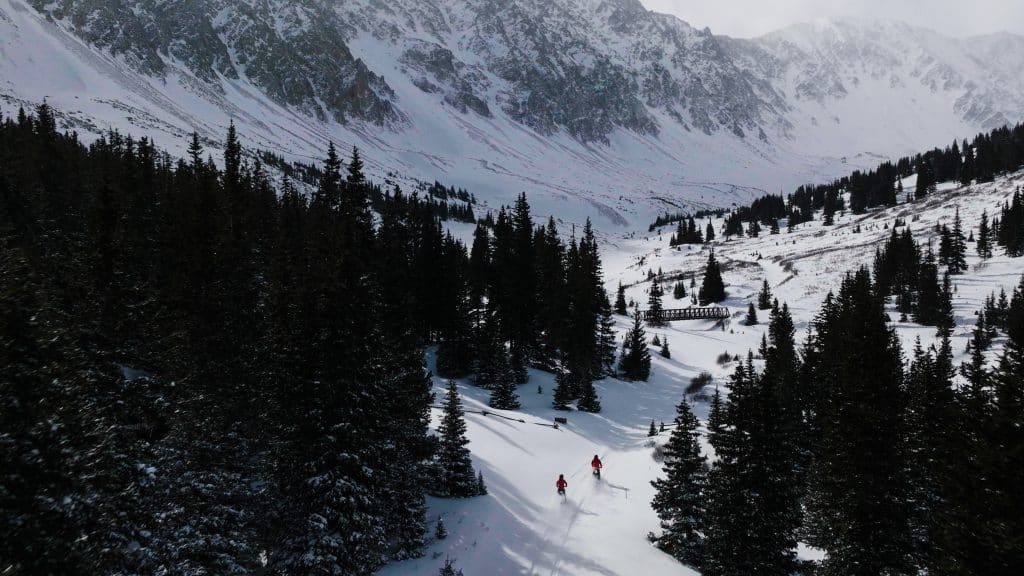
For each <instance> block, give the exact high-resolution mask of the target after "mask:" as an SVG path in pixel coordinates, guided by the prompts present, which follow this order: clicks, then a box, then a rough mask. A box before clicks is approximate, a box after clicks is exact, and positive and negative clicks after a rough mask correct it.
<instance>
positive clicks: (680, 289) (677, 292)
mask: <svg viewBox="0 0 1024 576" xmlns="http://www.w3.org/2000/svg"><path fill="white" fill-rule="evenodd" d="M672 297H673V298H675V299H676V300H682V299H683V298H686V284H684V283H683V281H682V280H680V281H678V282H676V283H675V285H674V286H673V287H672Z"/></svg>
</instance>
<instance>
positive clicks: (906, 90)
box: [0, 0, 1024, 228]
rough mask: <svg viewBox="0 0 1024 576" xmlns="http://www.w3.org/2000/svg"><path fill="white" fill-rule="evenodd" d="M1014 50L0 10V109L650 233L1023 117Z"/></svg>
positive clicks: (940, 42) (511, 7)
mask: <svg viewBox="0 0 1024 576" xmlns="http://www.w3.org/2000/svg"><path fill="white" fill-rule="evenodd" d="M1022 69H1024V38H1021V37H1018V36H1012V35H1001V36H993V37H983V38H973V39H966V40H954V39H950V38H945V37H942V36H940V35H938V34H935V33H932V32H929V31H927V30H921V29H917V28H913V27H910V26H907V25H903V24H897V23H891V22H863V21H844V22H826V23H815V24H809V25H801V26H795V27H792V28H789V29H786V30H782V31H779V32H777V33H774V34H770V35H767V36H765V37H762V38H757V39H753V40H738V39H731V38H727V37H720V36H716V35H714V34H712V33H711V31H709V30H707V29H704V30H698V29H695V28H693V27H691V26H690V25H689V24H687V23H685V22H683V21H681V20H679V19H677V18H675V17H672V16H666V15H661V14H656V13H653V12H650V11H647V10H646V9H644V8H643V7H642V5H641V4H640V3H639V2H638V1H637V0H390V1H387V2H385V1H382V0H351V1H346V2H336V1H328V0H302V1H299V0H212V1H209V2H188V1H184V0H165V1H156V0H128V1H122V2H108V1H104V0H56V1H54V0H31V1H25V0H2V1H0V102H4V101H5V102H6V106H11V105H16V104H34V103H37V102H39V101H41V100H43V99H44V98H45V99H47V100H48V101H49V102H50V103H51V104H52V105H53V106H54V107H55V108H57V109H58V110H59V111H60V112H61V114H62V116H61V120H62V121H63V122H64V123H65V125H67V126H68V127H71V128H74V129H77V130H79V131H80V132H83V133H85V134H96V133H98V132H102V131H104V130H107V129H109V128H118V129H120V130H122V131H127V132H132V133H135V134H139V135H142V134H145V135H148V136H151V137H154V138H155V139H156V140H157V142H158V143H159V144H161V145H163V146H165V147H168V148H170V149H171V150H172V151H174V150H178V151H180V150H181V148H182V146H183V143H184V136H185V135H186V134H187V133H188V132H190V131H191V130H193V129H196V130H198V131H199V132H200V134H201V135H202V136H203V137H204V138H205V139H206V142H207V144H208V145H210V146H216V142H217V141H218V140H219V139H220V138H221V137H222V135H223V133H224V131H225V128H226V125H227V123H228V121H229V120H231V119H233V120H234V121H235V122H236V124H238V125H239V129H240V132H241V133H242V134H243V136H244V137H245V139H246V141H247V142H248V143H249V144H250V145H252V146H256V147H260V148H266V149H270V150H274V151H276V152H279V153H282V154H284V155H285V156H287V157H290V158H292V159H296V160H305V161H309V160H311V159H318V158H320V157H321V156H322V155H323V149H324V148H325V145H326V141H327V140H329V139H330V140H333V141H335V142H336V143H338V144H340V145H342V146H349V145H358V146H360V147H362V148H364V149H365V151H366V156H367V157H368V158H369V159H370V161H371V169H373V171H374V172H375V173H376V174H377V176H378V177H384V176H385V175H387V174H391V175H392V176H391V177H392V178H394V177H395V176H394V175H395V174H402V175H406V176H413V177H417V178H421V179H427V180H433V179H439V180H442V181H444V182H446V183H450V184H454V185H458V186H462V187H466V188H468V189H470V190H471V191H473V192H474V193H475V194H476V195H477V197H478V198H482V199H484V200H485V201H487V202H488V203H489V204H490V205H496V204H498V203H502V202H507V201H508V200H509V199H511V198H512V197H513V195H515V194H517V193H519V192H520V191H524V190H525V191H528V192H529V193H530V194H531V202H532V203H533V204H534V205H535V207H536V208H537V210H538V212H540V213H555V214H558V215H561V216H563V217H564V218H566V219H568V220H578V219H579V218H581V217H583V216H588V215H589V216H596V217H597V219H596V221H597V224H598V226H599V227H603V228H613V227H618V226H623V225H628V224H632V223H635V224H646V223H647V221H648V219H649V217H650V216H651V214H652V213H653V212H656V211H658V210H662V209H665V208H672V209H675V208H677V207H678V206H680V205H683V204H686V205H690V206H709V205H728V204H729V203H731V202H740V201H746V200H748V199H749V198H750V197H752V196H755V195H759V194H761V193H763V192H765V191H769V190H770V191H778V190H779V189H780V187H781V188H783V189H787V188H790V187H792V186H794V185H796V184H799V183H803V182H805V181H810V180H820V179H823V178H827V177H831V176H835V175H838V174H840V173H845V172H848V171H849V169H850V167H851V166H869V165H873V164H875V163H876V162H877V160H878V158H879V157H881V156H892V155H896V154H903V153H909V152H914V151H918V150H920V149H923V148H925V147H930V146H934V145H938V144H946V143H948V142H950V141H952V139H953V138H955V137H960V138H962V137H965V136H969V135H972V134H973V133H975V132H977V131H980V130H982V129H986V128H991V127H993V126H996V125H1000V124H1003V123H1005V122H1017V121H1020V120H1021V119H1022V118H1024V106H1022V103H1024V82H1022V81H1021V79H1020V77H1021V74H1020V72H1021V71H1022Z"/></svg>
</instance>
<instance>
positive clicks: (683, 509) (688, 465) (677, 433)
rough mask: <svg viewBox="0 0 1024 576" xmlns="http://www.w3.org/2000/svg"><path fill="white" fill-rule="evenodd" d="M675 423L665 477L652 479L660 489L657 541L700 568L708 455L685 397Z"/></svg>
mask: <svg viewBox="0 0 1024 576" xmlns="http://www.w3.org/2000/svg"><path fill="white" fill-rule="evenodd" d="M674 424H675V427H674V428H673V430H672V434H671V435H670V436H669V440H668V443H666V444H665V448H664V454H665V464H664V466H663V472H664V478H659V479H657V480H655V481H653V482H651V485H652V486H654V489H655V490H656V491H657V493H656V494H655V495H654V500H653V501H652V502H651V507H652V508H654V511H655V512H657V513H658V518H660V519H661V529H662V533H661V535H659V536H657V537H656V540H655V542H656V543H657V546H658V548H660V549H662V550H664V551H665V552H666V553H668V554H670V555H672V556H673V557H674V558H676V559H677V560H679V561H680V562H683V563H684V564H688V565H690V566H694V567H698V566H700V565H701V562H702V560H703V533H704V479H705V475H706V474H707V458H706V457H704V455H702V454H701V451H700V431H699V430H698V426H699V423H698V422H697V418H696V417H695V416H694V415H693V412H692V411H691V410H690V405H689V403H688V402H687V401H686V398H683V400H682V401H681V402H680V403H679V405H678V406H677V407H676V417H675V422H674ZM651 425H652V427H653V425H654V424H653V422H652V423H651Z"/></svg>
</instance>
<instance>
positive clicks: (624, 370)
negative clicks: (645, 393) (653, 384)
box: [619, 313, 651, 381]
mask: <svg viewBox="0 0 1024 576" xmlns="http://www.w3.org/2000/svg"><path fill="white" fill-rule="evenodd" d="M619 373H620V374H621V375H622V377H623V378H624V379H626V380H634V381H636V380H643V381H646V380H647V379H648V378H649V377H650V375H651V353H650V351H649V350H648V349H647V335H646V334H645V333H644V326H643V322H642V321H641V320H640V314H639V313H637V314H634V316H633V328H632V329H630V330H629V332H627V333H626V351H625V352H624V353H623V355H622V358H621V359H620V360H619Z"/></svg>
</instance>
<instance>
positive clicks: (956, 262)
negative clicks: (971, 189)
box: [949, 207, 967, 275]
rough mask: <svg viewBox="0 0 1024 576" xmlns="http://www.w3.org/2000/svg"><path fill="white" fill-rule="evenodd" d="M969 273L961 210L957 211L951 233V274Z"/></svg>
mask: <svg viewBox="0 0 1024 576" xmlns="http://www.w3.org/2000/svg"><path fill="white" fill-rule="evenodd" d="M965 271H967V242H966V241H965V240H964V231H963V224H962V223H961V222H960V208H959V207H957V209H956V216H955V217H954V219H953V230H952V232H951V233H950V253H949V273H950V274H953V275H957V274H962V273H963V272H965Z"/></svg>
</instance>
